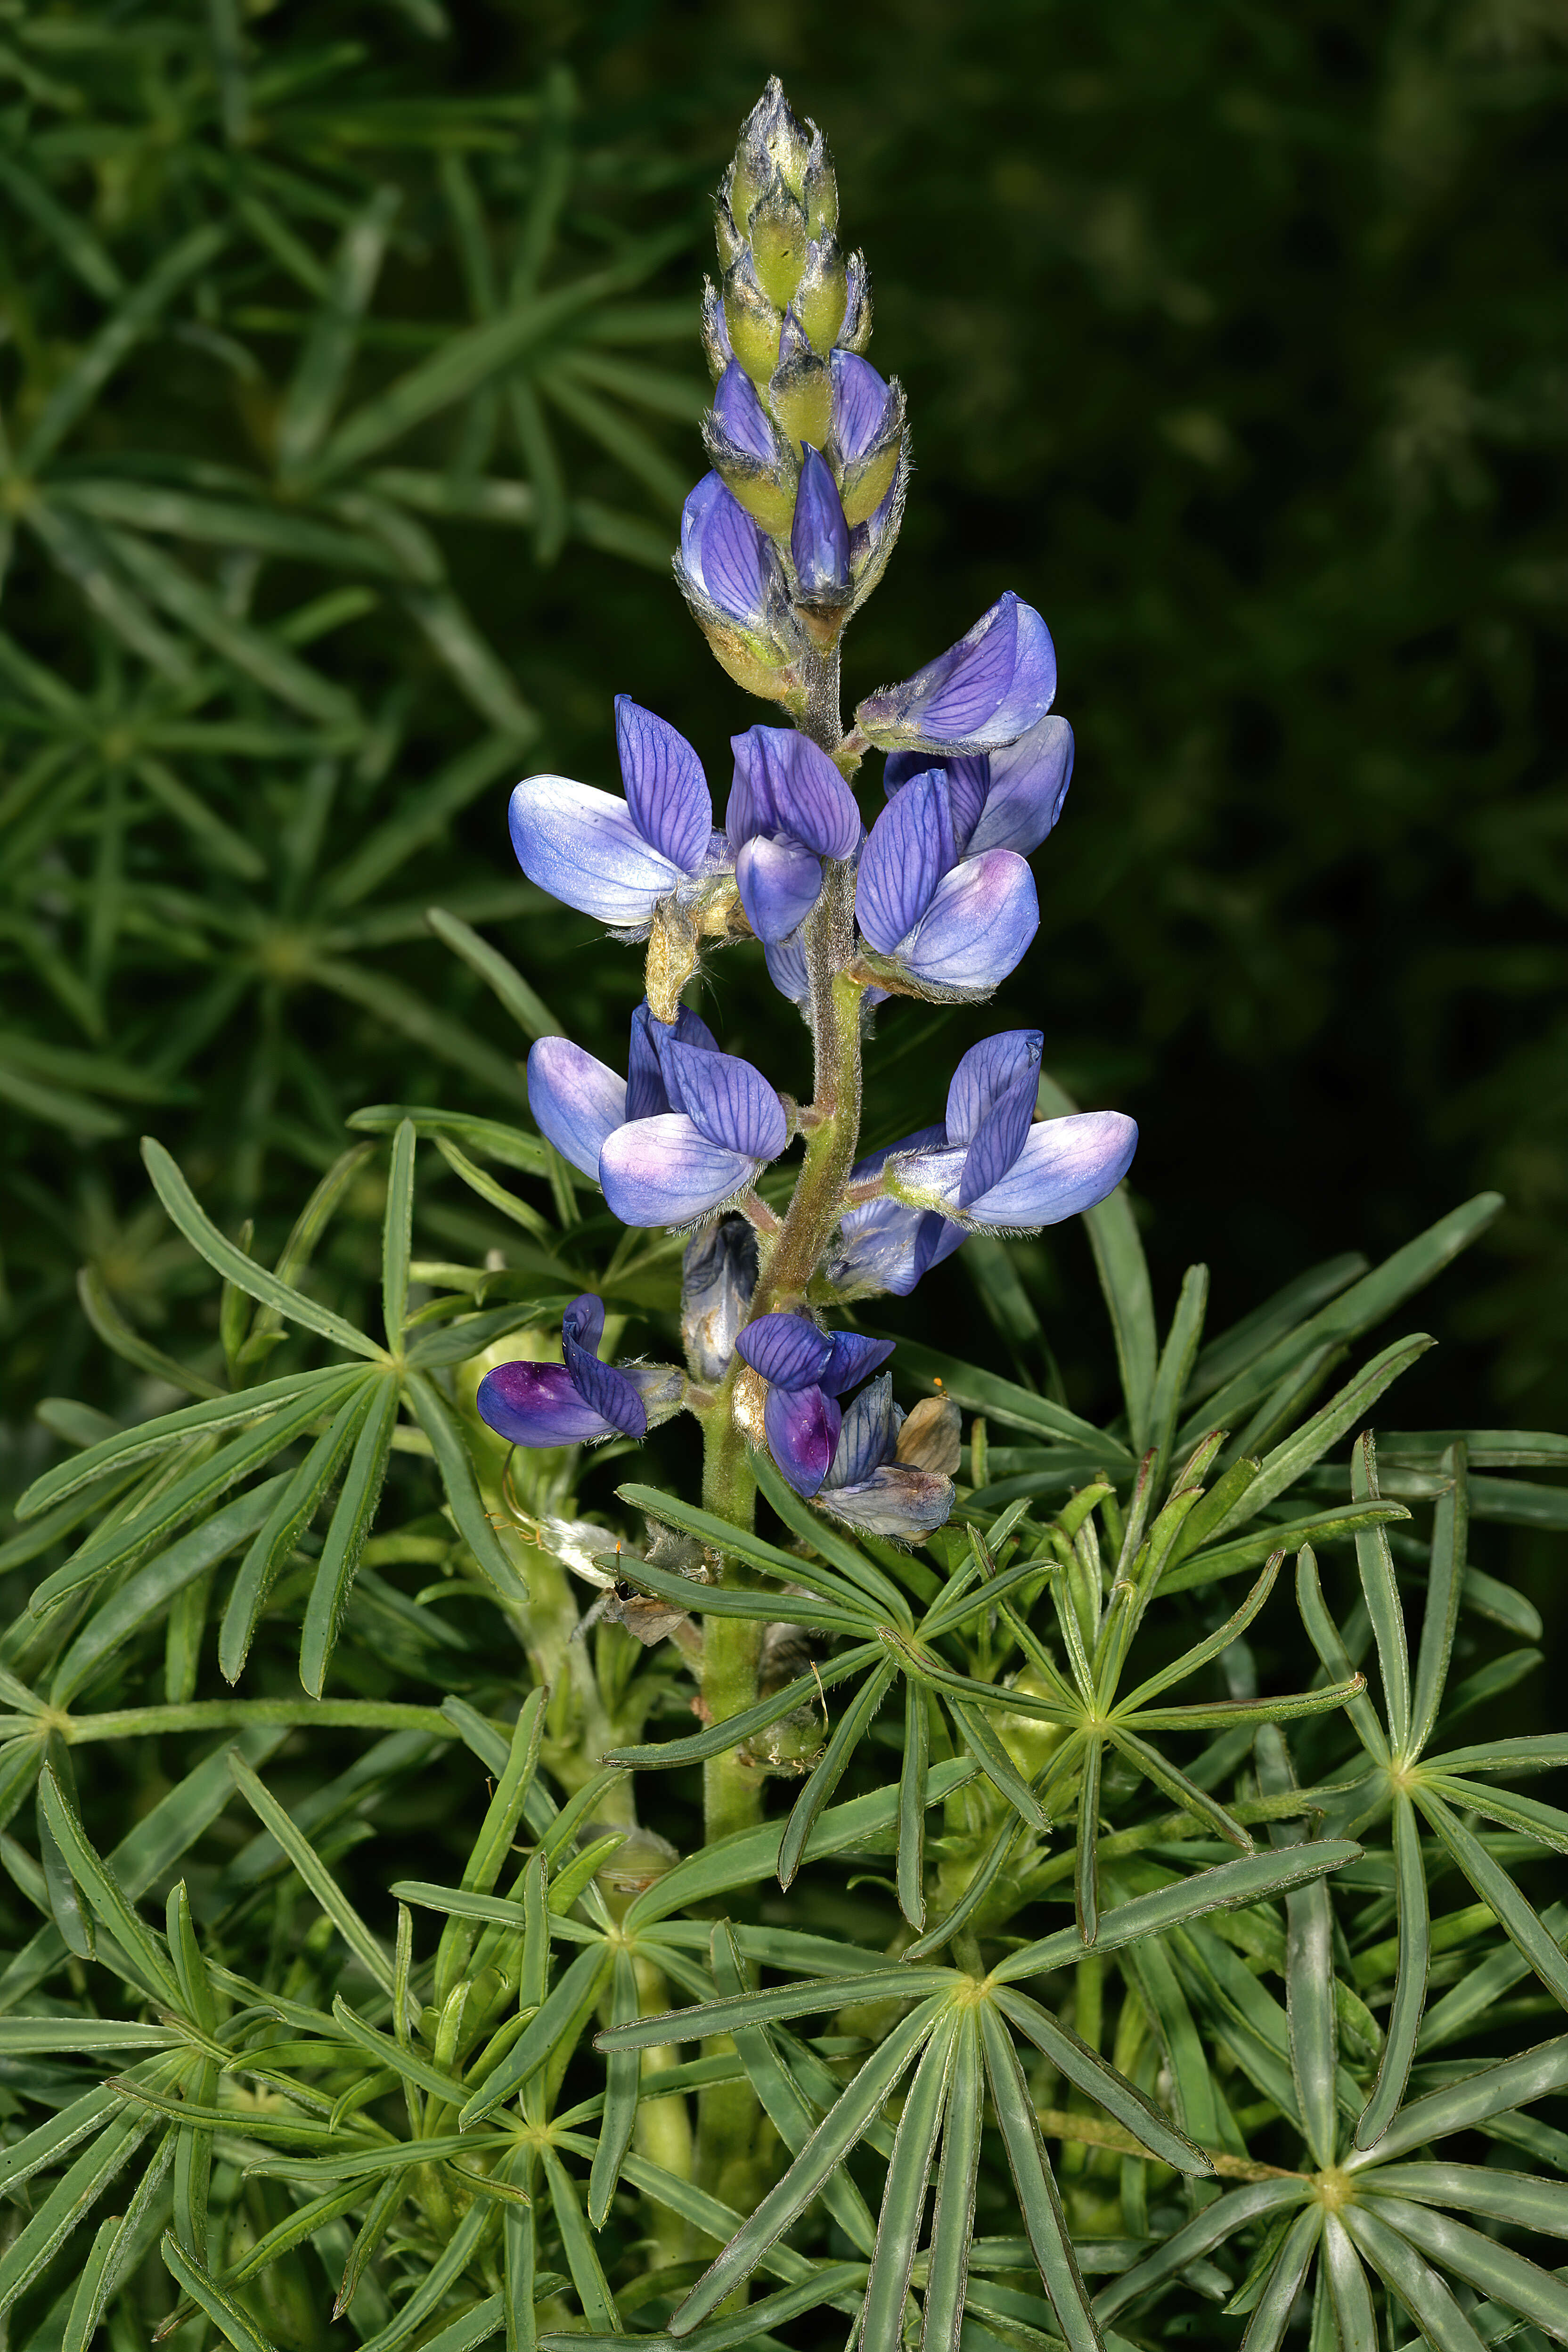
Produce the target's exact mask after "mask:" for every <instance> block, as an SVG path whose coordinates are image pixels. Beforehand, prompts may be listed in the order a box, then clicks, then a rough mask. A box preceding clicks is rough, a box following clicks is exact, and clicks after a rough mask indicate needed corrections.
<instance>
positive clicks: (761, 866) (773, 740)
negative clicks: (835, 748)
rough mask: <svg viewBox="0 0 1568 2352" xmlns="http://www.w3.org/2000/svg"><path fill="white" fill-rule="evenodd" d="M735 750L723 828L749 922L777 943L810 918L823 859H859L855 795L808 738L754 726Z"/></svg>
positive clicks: (782, 729)
mask: <svg viewBox="0 0 1568 2352" xmlns="http://www.w3.org/2000/svg"><path fill="white" fill-rule="evenodd" d="M731 747H732V749H733V751H734V754H735V776H734V782H732V784H731V787H730V800H729V805H728V806H727V808H726V810H725V812H724V826H725V831H726V833H727V834H728V835H729V841H730V847H731V850H732V851H733V852H734V854H735V881H736V885H737V887H738V888H739V890H740V893H741V904H742V907H744V908H745V910H746V919H747V920H748V922H749V923H750V924H751V926H752V930H753V931H755V933H756V935H757V937H758V938H759V939H760V940H763V941H765V942H766V943H767V944H768V945H770V946H772V945H773V944H774V943H775V942H776V941H778V940H783V939H784V938H786V937H787V936H788V934H789V933H790V932H791V931H793V930H795V929H796V927H797V926H798V925H799V924H800V923H802V922H804V921H805V918H806V916H807V915H809V914H810V912H811V910H812V908H813V907H815V906H816V901H817V897H818V895H819V893H820V891H821V888H822V860H823V859H824V858H825V857H834V858H844V857H852V856H854V854H855V850H856V847H857V845H858V842H859V839H860V812H859V810H858V808H857V806H856V804H855V795H854V793H852V792H851V791H850V789H849V787H848V785H847V783H846V782H845V781H844V779H843V777H842V776H841V775H840V774H839V772H838V771H837V768H836V767H835V766H834V764H833V762H832V761H831V760H830V759H829V758H828V756H827V754H826V751H821V750H819V749H818V747H817V745H816V744H815V743H814V742H813V741H812V740H811V739H810V737H809V736H807V735H802V734H799V733H798V732H797V731H796V730H795V729H794V728H793V727H752V728H748V729H747V730H746V732H745V734H743V735H735V736H731Z"/></svg>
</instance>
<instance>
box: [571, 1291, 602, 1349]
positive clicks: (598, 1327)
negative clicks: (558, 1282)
mask: <svg viewBox="0 0 1568 2352" xmlns="http://www.w3.org/2000/svg"><path fill="white" fill-rule="evenodd" d="M604 1336H605V1302H604V1300H603V1299H602V1298H601V1297H599V1296H598V1294H597V1292H596V1291H592V1290H584V1292H583V1293H582V1294H581V1296H580V1297H576V1298H574V1300H573V1301H572V1304H571V1306H570V1307H567V1308H566V1310H565V1312H564V1314H563V1316H562V1318H561V1339H562V1345H563V1347H567V1346H570V1347H574V1348H576V1349H584V1348H586V1349H587V1350H588V1352H589V1354H590V1355H592V1356H596V1355H597V1354H598V1352H599V1342H600V1340H601V1339H603V1338H604Z"/></svg>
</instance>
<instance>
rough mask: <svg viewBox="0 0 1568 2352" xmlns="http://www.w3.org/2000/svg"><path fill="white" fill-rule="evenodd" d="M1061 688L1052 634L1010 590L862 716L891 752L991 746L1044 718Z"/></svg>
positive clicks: (865, 707)
mask: <svg viewBox="0 0 1568 2352" xmlns="http://www.w3.org/2000/svg"><path fill="white" fill-rule="evenodd" d="M1056 688H1057V656H1056V649H1055V647H1054V646H1052V644H1051V639H1050V632H1049V631H1048V630H1047V627H1046V625H1045V623H1044V621H1042V620H1041V618H1040V616H1039V614H1038V613H1037V612H1036V611H1035V609H1034V607H1033V605H1032V604H1025V603H1024V602H1023V601H1022V599H1021V598H1020V597H1018V596H1016V595H1015V594H1014V593H1013V591H1012V590H1011V589H1009V590H1008V592H1007V593H1006V594H1005V596H1002V597H1000V598H998V600H997V602H996V603H995V604H993V605H992V607H991V610H990V611H989V612H988V613H985V614H983V615H982V616H981V618H980V619H979V620H978V621H976V623H975V625H974V626H973V628H972V629H971V630H970V631H969V632H968V634H967V635H965V636H963V637H961V638H960V639H959V641H958V643H957V645H955V646H949V648H948V650H947V652H946V653H944V654H942V655H940V656H938V658H937V659H936V660H935V661H933V662H928V663H927V665H926V667H925V668H924V669H921V670H917V671H916V673H915V675H914V677H910V678H906V679H905V680H904V681H903V683H902V685H900V686H890V687H884V688H882V690H881V691H880V693H878V694H874V695H872V696H871V697H870V698H868V700H867V701H865V702H863V703H862V704H861V706H860V708H859V709H858V712H857V713H856V718H857V720H858V724H859V725H860V727H861V728H863V729H864V730H865V732H866V733H867V734H868V735H869V737H870V738H871V740H872V741H873V742H874V743H880V744H882V745H884V746H885V747H887V748H889V749H903V748H905V747H908V748H910V749H912V750H925V751H946V752H958V751H996V750H999V749H1000V748H1001V746H1002V745H1003V744H1005V743H1013V742H1016V740H1017V739H1018V737H1019V736H1020V735H1022V734H1024V733H1025V732H1026V730H1028V729H1029V728H1031V727H1033V726H1034V725H1035V724H1036V722H1037V720H1038V719H1043V718H1044V716H1045V714H1046V712H1047V710H1048V709H1050V706H1051V698H1052V696H1053V695H1054V694H1055V692H1056Z"/></svg>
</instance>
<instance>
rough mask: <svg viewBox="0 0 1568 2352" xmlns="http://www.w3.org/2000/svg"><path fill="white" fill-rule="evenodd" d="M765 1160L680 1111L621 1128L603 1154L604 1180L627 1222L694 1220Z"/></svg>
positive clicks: (615, 1209) (609, 1200)
mask: <svg viewBox="0 0 1568 2352" xmlns="http://www.w3.org/2000/svg"><path fill="white" fill-rule="evenodd" d="M759 1165H760V1162H759V1161H757V1160H753V1159H752V1158H750V1157H749V1156H748V1155H747V1154H746V1153H745V1152H743V1151H726V1150H724V1148H723V1146H722V1145H721V1144H716V1143H710V1142H709V1140H708V1139H707V1137H706V1136H704V1135H700V1134H699V1132H698V1130H697V1129H696V1128H695V1127H694V1126H693V1125H692V1123H691V1121H690V1120H689V1118H686V1116H685V1115H684V1113H682V1112H680V1111H666V1112H664V1113H663V1114H662V1115H661V1116H659V1117H658V1118H639V1119H634V1120H631V1121H629V1122H628V1123H627V1124H626V1126H625V1127H618V1128H616V1131H615V1133H614V1134H613V1135H612V1136H609V1137H608V1138H607V1139H606V1140H605V1148H604V1150H602V1151H601V1152H600V1154H599V1182H600V1183H601V1185H602V1186H603V1187H604V1193H605V1202H606V1204H607V1206H608V1207H609V1209H610V1211H611V1213H612V1214H613V1215H615V1216H617V1217H619V1219H620V1221H621V1223H622V1224H623V1225H689V1224H694V1223H696V1221H697V1219H698V1218H699V1217H705V1216H706V1215H707V1214H708V1213H709V1212H710V1210H711V1209H718V1208H721V1207H722V1206H723V1203H724V1202H726V1201H728V1200H729V1199H730V1198H731V1195H732V1194H734V1193H736V1192H741V1191H742V1189H743V1188H744V1187H745V1186H746V1185H747V1184H749V1183H750V1182H751V1181H752V1178H753V1177H754V1176H755V1175H756V1173H757V1170H758V1167H759Z"/></svg>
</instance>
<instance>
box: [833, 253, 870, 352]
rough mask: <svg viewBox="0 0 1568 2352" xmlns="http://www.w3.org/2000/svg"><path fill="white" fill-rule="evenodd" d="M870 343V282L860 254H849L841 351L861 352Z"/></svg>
mask: <svg viewBox="0 0 1568 2352" xmlns="http://www.w3.org/2000/svg"><path fill="white" fill-rule="evenodd" d="M870 340H871V280H870V277H869V275H868V271H867V268H866V257H865V255H864V254H863V253H852V254H851V255H850V257H849V259H848V261H847V264H846V265H845V292H844V323H843V325H842V326H841V327H840V328H839V330H838V348H839V350H840V351H841V352H863V351H864V350H865V348H866V346H867V344H868V342H869V341H870Z"/></svg>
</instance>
